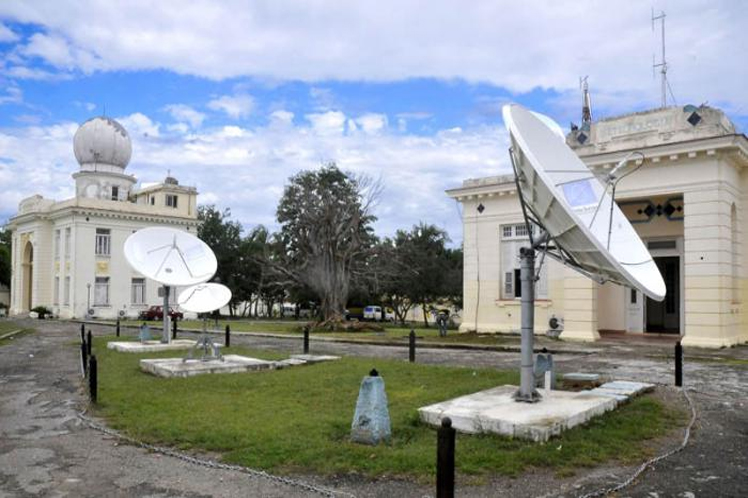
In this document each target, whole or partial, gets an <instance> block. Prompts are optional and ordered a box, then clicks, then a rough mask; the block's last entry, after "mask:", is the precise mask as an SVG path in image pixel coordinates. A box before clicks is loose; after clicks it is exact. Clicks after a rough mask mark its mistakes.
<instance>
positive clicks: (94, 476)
mask: <svg viewBox="0 0 748 498" xmlns="http://www.w3.org/2000/svg"><path fill="white" fill-rule="evenodd" d="M27 324H28V325H33V326H36V327H38V332H37V333H35V334H31V335H27V336H23V337H20V338H18V339H16V340H14V341H11V342H10V344H7V345H5V346H0V498H2V497H6V496H13V497H16V496H18V497H26V496H123V497H130V496H133V497H136V496H137V497H140V496H149V497H177V496H183V497H203V496H206V497H207V496H216V497H222V496H263V497H265V496H267V497H273V496H289V497H294V496H309V495H312V494H313V493H311V492H310V491H308V490H305V489H303V488H301V487H299V486H296V485H289V484H282V483H278V482H275V481H273V480H271V479H267V478H259V477H254V476H249V475H246V474H241V473H237V472H232V471H223V470H209V469H206V468H203V467H199V466H195V465H193V464H189V463H186V462H183V461H181V460H178V459H175V458H172V457H166V456H162V455H159V454H157V453H149V452H147V451H145V450H142V449H140V448H137V447H134V446H131V445H126V444H121V443H119V442H118V441H117V440H116V439H114V438H112V437H110V436H106V435H104V434H102V433H100V432H98V431H95V430H93V429H90V428H88V427H87V426H85V425H84V424H83V423H82V422H81V421H80V420H79V419H78V418H77V417H76V412H77V410H79V409H80V408H81V407H82V406H84V403H85V398H84V397H83V396H82V392H81V390H80V376H79V372H78V368H79V367H78V356H77V354H78V353H77V350H76V348H74V347H71V346H70V344H71V343H72V342H74V341H76V340H77V337H78V330H79V328H78V325H76V324H70V323H65V322H39V321H34V322H28V323H27ZM40 325H41V326H40ZM94 332H95V333H96V330H95V329H94ZM101 333H102V334H103V333H111V329H101ZM232 340H233V341H234V343H245V344H247V345H251V346H252V347H258V348H266V349H276V350H286V351H288V350H291V349H297V348H298V349H300V347H301V344H300V343H301V341H300V340H299V339H298V338H293V339H281V338H268V337H257V336H251V335H242V336H239V335H234V336H233V337H232ZM572 349H574V350H579V347H578V346H577V347H575V348H572ZM590 349H592V350H594V352H593V353H591V354H583V353H567V354H559V355H557V356H556V357H555V361H556V363H557V365H558V368H559V369H560V370H561V371H562V372H569V371H586V372H601V373H604V374H608V375H611V376H613V377H615V378H617V379H630V380H641V381H647V382H658V383H664V384H670V383H671V382H672V375H673V374H672V370H673V366H672V360H671V350H672V346H671V345H670V344H668V343H662V342H657V341H655V343H653V344H648V345H639V344H629V343H626V342H621V341H616V342H611V343H609V344H600V343H598V344H595V345H594V347H593V348H590ZM312 352H314V353H331V354H345V355H360V356H368V357H372V358H381V357H392V358H403V359H404V358H406V357H407V350H406V349H404V348H393V347H381V346H371V345H355V344H337V343H331V342H322V341H314V340H313V342H312ZM689 357H690V361H688V360H689ZM725 358H733V359H736V358H737V359H742V360H745V359H747V358H748V348H746V347H741V348H733V349H729V350H720V351H716V352H715V351H687V363H686V368H685V380H686V384H687V385H688V386H689V388H690V391H689V392H690V393H691V396H692V398H693V400H694V402H695V404H696V406H697V410H698V412H699V419H698V422H697V426H696V430H695V432H694V434H693V437H692V440H691V444H690V445H689V446H688V448H687V449H686V450H685V451H683V452H681V453H679V454H677V455H675V456H674V457H672V458H671V459H669V460H666V461H664V462H662V463H661V464H658V465H657V466H656V468H655V469H654V470H650V471H648V472H647V473H646V474H645V475H644V476H643V477H642V478H641V479H639V480H638V481H637V482H636V483H635V484H634V485H633V486H631V487H629V488H627V489H626V490H625V491H624V492H622V493H620V494H619V495H618V496H632V497H654V498H656V497H665V496H678V497H684V498H688V497H694V496H705V497H712V496H735V497H743V496H748V385H747V384H746V380H748V367H747V366H746V365H745V364H739V363H737V362H736V363H733V364H730V363H727V362H725V361H724V359H725ZM418 361H419V362H424V363H433V364H448V365H462V366H465V365H469V366H485V367H495V368H516V367H517V363H518V354H517V353H506V352H491V351H461V350H455V349H419V351H418ZM375 364H376V360H375V359H373V360H372V365H373V366H375ZM659 391H660V395H661V396H665V397H669V398H671V399H672V400H675V401H676V402H682V401H679V400H681V399H682V398H681V395H680V393H678V392H677V391H676V390H675V389H668V388H661V389H660V390H659ZM676 439H677V438H676V437H675V436H674V437H673V439H672V440H671V441H666V442H663V444H664V445H673V444H675V443H677V441H676ZM458 450H459V448H458ZM457 458H458V467H459V454H458V456H457ZM631 470H632V469H631V468H622V467H618V466H603V467H599V468H597V469H594V470H591V471H590V470H585V471H582V472H580V473H579V474H578V475H576V476H574V477H572V478H566V479H557V478H555V477H554V476H553V475H552V474H549V473H547V472H535V473H532V474H529V475H528V474H526V475H524V476H522V477H520V478H517V479H509V478H497V479H496V480H495V481H493V482H491V483H489V484H487V485H483V486H468V485H466V484H465V483H464V482H461V481H460V480H458V489H457V495H458V496H485V497H490V496H512V497H514V496H517V497H521V496H578V495H581V494H583V493H584V492H587V491H592V490H595V489H599V488H602V487H605V486H606V485H609V484H611V483H615V482H618V481H620V480H622V479H623V478H625V476H626V475H627V474H628V473H630V471H631ZM298 479H299V480H303V481H305V482H307V483H311V484H313V485H316V486H324V487H327V488H334V489H335V490H336V491H338V492H340V493H341V495H342V493H350V494H352V495H355V496H362V497H364V496H372V497H374V496H382V497H388V498H394V497H400V496H416V497H421V496H428V495H430V494H433V489H432V487H431V486H427V487H424V486H420V485H417V484H414V483H410V482H402V481H397V480H392V479H382V480H378V481H374V482H372V481H367V480H363V479H361V478H359V477H357V476H355V475H349V476H343V477H340V478H336V479H326V480H320V479H317V478H315V477H314V476H300V477H298Z"/></svg>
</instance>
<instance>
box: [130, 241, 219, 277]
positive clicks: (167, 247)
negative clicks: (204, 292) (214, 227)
mask: <svg viewBox="0 0 748 498" xmlns="http://www.w3.org/2000/svg"><path fill="white" fill-rule="evenodd" d="M125 259H127V262H128V263H129V264H130V266H132V267H133V269H135V271H137V272H139V273H141V274H142V275H144V276H145V277H147V278H150V279H152V280H155V281H156V282H159V283H161V284H164V285H167V286H175V285H179V286H183V285H194V284H198V283H201V282H205V281H206V280H208V279H210V278H211V277H212V276H213V274H215V272H216V269H217V268H218V262H217V261H216V256H215V254H213V251H212V250H211V249H210V247H208V245H207V244H206V243H205V242H203V241H202V240H200V239H198V238H197V237H195V236H194V235H190V234H189V233H187V232H183V231H181V230H175V229H173V228H165V227H150V228H143V229H142V230H138V231H137V232H135V233H133V234H132V235H130V236H129V237H128V238H127V240H126V241H125Z"/></svg>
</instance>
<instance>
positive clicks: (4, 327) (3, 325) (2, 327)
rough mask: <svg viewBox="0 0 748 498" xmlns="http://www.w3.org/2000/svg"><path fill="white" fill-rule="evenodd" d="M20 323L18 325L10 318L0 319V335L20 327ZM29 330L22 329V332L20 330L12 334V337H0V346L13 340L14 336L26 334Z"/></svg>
mask: <svg viewBox="0 0 748 498" xmlns="http://www.w3.org/2000/svg"><path fill="white" fill-rule="evenodd" d="M22 328H23V327H21V326H20V325H18V324H17V323H15V322H12V321H10V320H0V335H3V334H7V333H8V332H13V331H14V330H18V329H22ZM30 332H31V330H24V331H23V332H20V333H18V334H16V335H14V336H12V337H13V338H10V337H7V338H5V339H0V346H3V345H5V344H8V343H10V342H11V341H13V340H15V338H17V337H19V336H20V335H22V334H28V333H30Z"/></svg>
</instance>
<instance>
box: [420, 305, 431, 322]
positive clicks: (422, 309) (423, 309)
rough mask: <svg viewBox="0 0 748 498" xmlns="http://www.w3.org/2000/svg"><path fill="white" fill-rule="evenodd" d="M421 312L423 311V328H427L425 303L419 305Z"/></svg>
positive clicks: (427, 318)
mask: <svg viewBox="0 0 748 498" xmlns="http://www.w3.org/2000/svg"><path fill="white" fill-rule="evenodd" d="M421 311H423V326H424V327H426V328H429V317H428V314H427V313H426V303H421Z"/></svg>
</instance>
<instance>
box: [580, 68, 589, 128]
mask: <svg viewBox="0 0 748 498" xmlns="http://www.w3.org/2000/svg"><path fill="white" fill-rule="evenodd" d="M587 78H588V76H585V77H584V78H581V77H580V78H579V88H580V89H581V90H582V92H583V97H582V127H584V125H587V129H589V126H590V125H591V124H592V102H591V101H590V87H589V85H588V84H587Z"/></svg>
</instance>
